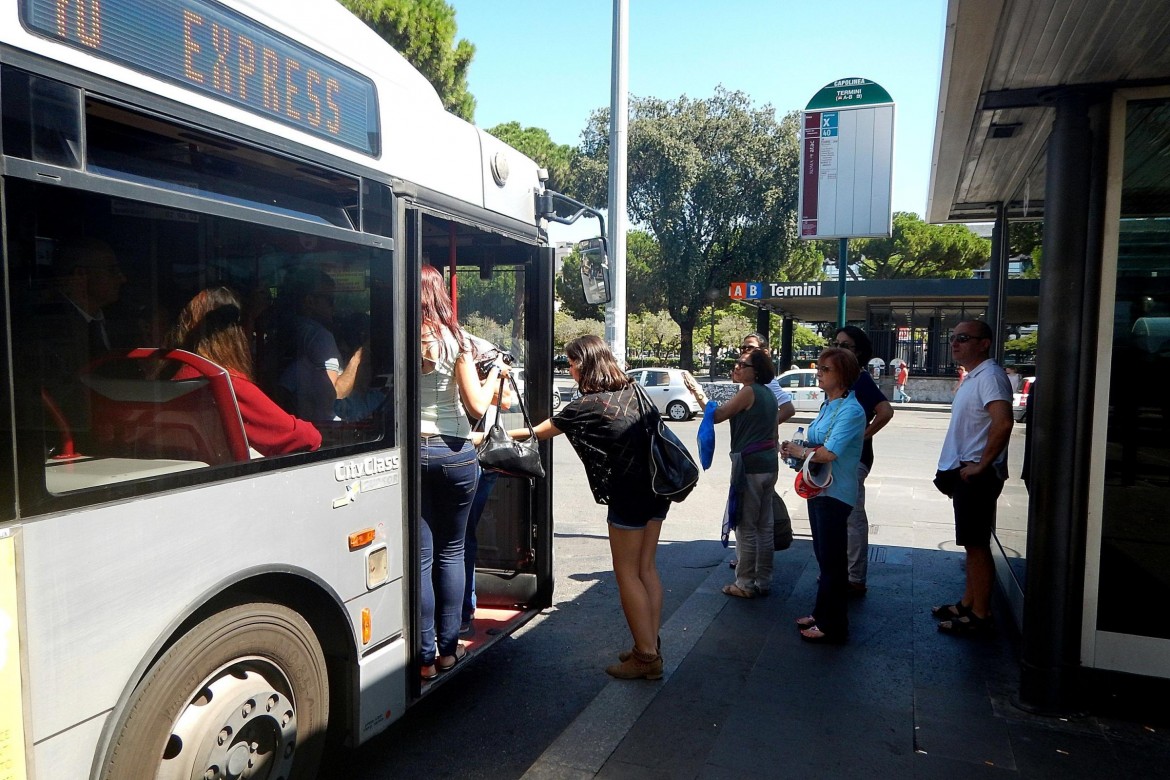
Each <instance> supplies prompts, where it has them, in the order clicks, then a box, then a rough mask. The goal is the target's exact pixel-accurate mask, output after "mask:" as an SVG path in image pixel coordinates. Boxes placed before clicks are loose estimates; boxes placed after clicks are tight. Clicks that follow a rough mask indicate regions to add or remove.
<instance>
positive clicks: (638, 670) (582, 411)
mask: <svg viewBox="0 0 1170 780" xmlns="http://www.w3.org/2000/svg"><path fill="white" fill-rule="evenodd" d="M565 354H566V355H567V356H568V358H569V373H570V374H571V375H572V377H573V379H574V380H576V382H577V386H578V387H579V388H580V390H581V397H580V398H577V399H576V400H574V401H572V402H570V403H569V404H568V406H566V407H564V408H563V409H561V410H560V411H559V412H558V413H557V414H556V415H554V416H553V417H552V418H551V419H549V420H545V421H544V422H542V423H540V424H539V425H537V426H535V431H536V438H538V439H542V440H543V439H551V438H552V437H553V436H556V435H557V434H560V433H563V434H565V435H566V436H567V437H568V438H569V443H570V444H572V445H573V449H574V450H575V451H576V452H577V455H578V457H580V458H581V462H582V463H583V464H584V465H585V474H586V476H587V477H588V478H589V487H590V489H591V490H592V491H593V498H594V499H595V500H596V501H597V503H599V504H607V505H608V506H609V516H608V518H607V519H608V522H609V549H610V554H611V555H612V556H613V571H614V574H615V575H616V577H617V584H618V593H619V595H620V596H621V602H622V611H623V612H624V613H625V616H626V622H627V623H628V624H629V627H630V633H631V634H632V635H633V637H634V646H633V648H632V649H631V650H629V651H626V652H623V653H621V654H620V655H619V656H618V658H619V659H620V660H621V662H620V663H617V664H613V665H612V666H609V667H606V670H605V671H606V672H608V673H609V674H610V675H612V676H614V677H617V678H620V679H624V680H634V679H639V678H646V679H647V680H657V679H658V678H660V677H662V655H661V653H660V652H659V646H658V630H659V626H660V623H661V621H662V583H661V581H660V580H659V579H658V567H657V564H656V562H655V553H656V552H657V548H658V536H659V534H660V533H661V531H662V521H663V519H665V517H666V512H667V510H668V509H669V508H670V502H669V501H667V500H666V499H664V498H659V497H658V496H656V495H654V493H653V491H651V489H650V464H649V449H650V438H649V435H648V434H647V432H646V423H645V422H644V421H643V419H642V413H641V412H640V411H639V405H638V396H637V393H636V390H635V387H634V383H633V380H631V379H630V378H629V377H628V376H626V374H625V373H624V372H623V371H622V370H621V367H620V366H618V364H617V361H616V360H615V359H614V356H613V353H612V352H610V350H609V347H608V346H607V345H606V343H605V342H604V341H602V340H601V339H600V338H598V337H597V336H582V337H580V338H578V339H574V340H573V341H571V342H569V344H568V345H567V346H566V347H565ZM509 433H510V434H511V436H512V437H513V438H520V439H522V438H525V437H527V436H528V430H527V429H519V430H514V431H509Z"/></svg>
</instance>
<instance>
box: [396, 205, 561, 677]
mask: <svg viewBox="0 0 1170 780" xmlns="http://www.w3.org/2000/svg"><path fill="white" fill-rule="evenodd" d="M405 212H406V227H407V230H406V232H407V241H406V245H407V251H408V252H409V253H411V255H412V256H410V257H407V259H406V263H407V266H406V267H407V268H408V269H417V268H418V267H420V266H421V264H423V263H428V264H430V265H433V266H434V267H435V268H437V269H439V270H440V271H442V272H443V273H444V275H445V276H446V277H447V281H448V284H449V285H450V286H449V289H453V290H455V291H456V296H457V298H456V305H457V307H458V308H457V311H458V319H459V322H460V325H461V326H462V327H463V328H464V329H465V330H467V331H468V332H469V333H471V334H472V335H473V336H476V337H478V338H479V339H484V340H487V341H489V342H491V343H492V344H494V345H496V346H497V347H498V348H499V349H500V350H504V351H507V352H509V353H511V355H512V356H513V357H514V361H515V365H514V369H513V370H514V371H516V372H517V373H522V374H523V377H524V383H523V390H522V392H523V393H524V399H525V404H524V405H525V406H526V407H527V409H528V412H529V415H530V417H531V419H532V421H533V422H539V421H541V420H544V419H546V418H547V417H548V416H549V414H550V413H551V408H550V407H551V404H550V397H551V394H552V311H553V275H554V270H555V269H554V264H553V254H552V250H551V249H549V248H543V247H538V246H536V245H535V243H529V242H527V241H525V240H522V239H521V238H518V237H509V236H505V235H501V233H500V232H499V231H498V230H496V231H493V230H489V229H487V228H486V227H481V226H478V225H476V224H472V223H471V222H470V221H468V222H464V221H463V220H462V219H459V218H452V217H451V216H450V215H448V214H438V213H433V212H431V211H429V210H427V209H426V208H425V207H424V206H419V207H417V208H413V207H408V208H406V210H405ZM452 269H454V274H455V276H456V279H457V283H456V284H454V285H451V284H450V282H451V274H452ZM408 274H410V272H409V271H408ZM411 278H412V280H411V282H410V283H411V284H412V285H414V286H416V287H417V284H418V282H417V279H418V275H417V273H414V274H412V275H411ZM412 297H413V298H414V299H415V300H416V301H417V293H416V292H412ZM416 305H417V304H416ZM408 319H409V318H408ZM418 349H419V348H418V346H417V345H410V346H409V348H408V349H407V353H408V354H409V355H410V356H411V357H410V358H409V359H410V360H421V355H420V353H419V351H418ZM413 395H414V397H415V398H419V399H420V400H419V403H420V404H421V402H422V400H421V398H420V396H419V395H418V394H417V392H416V393H414V394H413ZM418 414H419V411H417V410H416V412H415V417H416V419H417V417H418ZM502 422H503V424H504V427H505V428H513V427H522V425H523V423H522V417H521V415H520V413H519V409H518V407H512V408H510V409H507V410H504V411H503V412H502ZM541 449H542V457H543V461H544V467H545V473H546V476H545V478H544V479H539V480H529V479H524V478H519V477H512V476H507V475H495V474H489V475H487V476H486V477H483V476H481V482H480V485H479V489H480V490H481V491H482V493H481V495H480V496H479V497H478V498H479V501H478V503H481V504H482V507H483V508H482V513H481V514H479V516H478V521H477V522H476V523H475V529H474V534H473V535H472V536H469V537H468V538H467V539H466V540H465V541H466V542H467V543H471V544H474V546H475V554H474V568H473V569H472V572H473V576H474V580H475V610H474V619H473V620H472V622H471V627H470V629H471V630H470V632H469V633H465V634H462V635H461V636H460V641H461V642H462V643H463V645H464V647H465V648H466V649H467V651H468V652H469V654H471V655H475V654H476V653H478V652H480V651H482V650H483V649H485V648H486V647H488V646H490V645H491V644H493V643H494V642H496V641H498V640H499V639H501V638H503V637H505V636H507V635H508V634H510V633H512V632H513V631H514V630H515V629H516V628H518V627H519V626H520V625H522V624H524V623H525V622H527V621H528V620H529V619H531V618H532V617H534V616H535V615H536V614H538V613H539V612H540V610H542V609H544V608H546V607H548V606H550V605H551V604H552V590H553V571H552V457H551V453H552V448H551V444H550V443H544V444H542V445H541ZM416 458H417V452H416ZM414 473H418V472H417V469H416V470H414ZM416 484H419V483H416ZM421 500H422V496H421V489H420V496H419V502H420V503H419V504H418V505H419V506H420V507H421ZM412 516H414V517H416V518H419V519H418V521H417V522H422V521H421V512H419V513H414V514H413V515H412ZM412 531H413V533H412V534H408V537H409V538H411V539H413V540H417V539H418V538H419V529H418V528H414V529H412ZM414 544H415V546H414V547H413V548H412V549H411V550H410V551H409V552H410V559H411V560H413V561H414V566H413V567H412V568H413V570H414V580H415V582H418V583H419V584H420V585H421V581H420V578H421V563H422V562H421V560H420V559H419V556H418V554H417V552H416V551H417V549H418V547H417V541H415V542H414ZM419 590H420V589H419V588H418V587H415V588H412V589H411V592H412V594H413V596H412V600H411V601H412V605H411V606H412V613H413V614H414V615H415V619H416V624H417V621H418V620H421V609H420V598H419ZM416 633H417V632H416ZM415 652H416V653H417V652H418V651H417V649H416V651H415ZM449 676H450V675H441V676H440V677H439V678H437V680H436V682H439V681H442V680H444V679H446V678H448V677H449ZM433 684H434V683H428V684H426V685H424V686H423V688H422V691H423V692H425V691H426V690H427V689H428V688H429V687H430V685H433Z"/></svg>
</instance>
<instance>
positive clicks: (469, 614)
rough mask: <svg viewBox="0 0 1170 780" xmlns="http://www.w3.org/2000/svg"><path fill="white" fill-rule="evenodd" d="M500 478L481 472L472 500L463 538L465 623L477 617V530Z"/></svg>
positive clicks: (494, 472)
mask: <svg viewBox="0 0 1170 780" xmlns="http://www.w3.org/2000/svg"><path fill="white" fill-rule="evenodd" d="M499 478H500V474H499V472H498V471H483V470H482V469H481V470H480V472H479V484H478V485H476V488H475V498H473V499H472V500H471V513H470V514H469V515H468V516H467V534H466V535H465V536H464V537H463V561H464V567H465V576H466V580H467V583H466V584H465V585H464V586H463V616H462V617H463V622H464V623H467V622H470V620H471V618H473V617H475V556H476V554H477V553H478V552H479V543H478V542H476V540H475V529H476V528H477V527H478V526H479V518H480V517H482V516H483V510H484V507H486V506H487V502H488V499H489V498H491V495H492V488H494V487H495V486H496V480H497V479H499Z"/></svg>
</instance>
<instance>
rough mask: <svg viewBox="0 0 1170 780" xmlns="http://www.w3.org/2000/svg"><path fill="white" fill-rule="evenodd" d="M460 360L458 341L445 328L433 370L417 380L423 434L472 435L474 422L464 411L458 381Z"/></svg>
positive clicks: (465, 436)
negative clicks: (457, 362)
mask: <svg viewBox="0 0 1170 780" xmlns="http://www.w3.org/2000/svg"><path fill="white" fill-rule="evenodd" d="M458 359H459V342H458V341H456V340H455V337H454V336H453V335H452V334H451V332H450V331H449V330H448V329H447V328H445V327H444V328H443V329H442V346H441V349H440V355H439V357H438V358H437V359H436V360H435V367H434V370H432V371H430V372H429V373H424V374H423V375H422V376H420V377H419V380H418V390H419V401H420V403H421V406H422V427H421V431H422V434H423V435H424V436H432V435H434V434H442V435H444V436H457V437H459V438H461V439H467V438H469V437H470V435H471V423H470V422H468V420H467V413H466V412H465V411H464V410H463V402H462V401H461V400H460V398H459V385H458V383H457V382H456V381H455V361H456V360H458Z"/></svg>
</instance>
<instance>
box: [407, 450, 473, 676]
mask: <svg viewBox="0 0 1170 780" xmlns="http://www.w3.org/2000/svg"><path fill="white" fill-rule="evenodd" d="M420 467H421V471H422V523H420V524H419V555H420V557H421V559H422V571H421V576H420V578H419V580H420V581H419V585H420V588H421V591H422V592H421V594H420V597H419V602H420V608H421V610H422V615H421V622H420V625H419V628H420V632H419V657H420V660H421V661H422V663H423V665H424V666H427V665H430V664H432V663H434V662H435V638H436V632H435V618H436V615H437V616H438V641H439V655H454V654H455V648H456V646H457V645H458V643H459V609H460V605H461V604H462V602H463V579H464V569H463V538H464V536H465V534H466V533H467V515H468V513H469V512H470V511H471V498H472V496H473V495H475V483H476V480H477V478H478V476H479V462H478V461H477V460H476V459H475V448H474V447H472V446H471V442H470V441H468V440H467V439H460V438H456V437H452V436H431V437H429V438H424V439H423V440H422V447H421V450H420Z"/></svg>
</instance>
